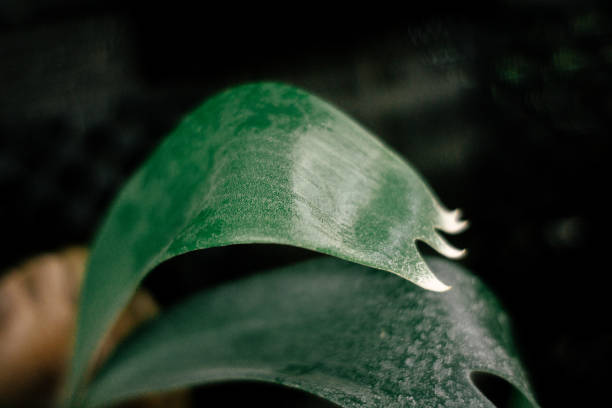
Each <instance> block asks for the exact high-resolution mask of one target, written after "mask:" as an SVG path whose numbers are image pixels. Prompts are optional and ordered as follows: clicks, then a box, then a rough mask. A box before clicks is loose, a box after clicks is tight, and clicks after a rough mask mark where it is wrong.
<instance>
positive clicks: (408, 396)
mask: <svg viewBox="0 0 612 408" xmlns="http://www.w3.org/2000/svg"><path fill="white" fill-rule="evenodd" d="M430 265H432V267H433V268H434V269H435V271H436V273H439V274H440V276H443V277H444V278H445V279H447V280H448V281H449V282H451V283H452V284H453V285H454V286H455V287H456V289H457V290H453V291H450V292H446V293H434V292H427V293H424V292H423V291H421V290H419V289H418V288H416V287H415V286H414V285H411V284H410V283H409V282H406V281H404V280H402V279H400V278H397V277H395V276H393V275H390V274H380V273H376V272H375V271H373V270H371V269H369V268H366V267H363V266H360V265H356V264H349V263H347V262H344V261H340V260H337V259H332V258H321V259H315V260H313V261H309V262H306V263H302V264H299V265H295V266H292V267H288V268H283V269H279V270H276V271H272V272H269V273H265V274H262V275H259V276H255V277H252V278H248V279H245V280H241V281H237V282H233V283H229V284H226V285H224V286H221V287H219V288H215V289H213V290H207V291H204V292H201V293H200V294H198V295H196V296H194V297H193V298H191V299H189V300H187V301H185V302H183V303H181V304H180V305H178V306H177V307H175V308H174V309H173V310H171V311H169V312H167V313H165V314H164V315H162V316H161V317H160V318H159V319H158V320H156V321H155V322H153V323H152V324H151V325H149V326H147V327H146V328H145V329H144V330H142V331H141V332H140V333H138V334H137V335H136V336H135V337H134V338H132V339H131V340H130V341H129V342H127V343H126V344H125V345H124V346H123V347H121V348H120V349H119V350H118V352H117V354H116V355H115V357H114V358H113V359H111V361H110V362H109V364H108V365H107V366H106V367H105V368H104V369H103V371H102V372H101V373H100V375H99V376H98V377H97V378H96V379H95V380H94V382H93V383H92V384H91V386H90V388H89V392H88V394H87V402H88V404H89V405H92V406H99V405H105V404H108V403H112V402H115V401H118V400H121V399H125V398H130V397H133V396H136V395H139V394H142V393H147V392H152V391H161V390H169V389H174V388H179V387H184V386H191V385H197V384H206V383H215V382H222V381H229V380H256V381H265V382H271V383H276V384H282V385H286V386H289V387H294V388H298V389H301V390H304V391H307V392H309V393H312V394H314V395H317V396H320V397H322V398H325V399H327V400H329V401H331V402H334V403H336V404H339V405H340V406H344V407H364V406H368V407H370V406H385V407H392V406H420V407H422V406H439V405H442V406H446V407H454V406H457V407H459V406H461V407H465V406H470V407H472V406H483V407H486V406H492V404H491V403H490V402H489V400H488V399H487V398H486V397H485V396H484V395H483V394H482V393H481V392H480V391H479V390H478V388H476V386H474V384H473V383H472V380H471V379H470V373H472V372H474V371H479V372H488V373H491V374H494V375H497V376H499V377H501V378H504V379H506V380H507V381H508V382H510V383H511V384H513V385H514V386H515V387H516V388H517V389H518V390H520V392H521V393H522V394H523V395H524V398H523V399H524V400H526V401H527V402H528V403H529V404H531V406H537V404H536V403H535V400H534V398H533V396H532V394H531V392H530V390H529V387H528V384H527V381H526V377H525V374H524V372H523V370H522V368H521V365H520V363H519V361H518V359H517V358H516V354H515V352H514V349H513V346H512V341H511V337H510V334H509V329H508V323H507V317H506V315H505V314H504V313H503V311H502V310H501V308H500V306H499V304H498V303H497V302H496V301H495V299H494V298H493V296H492V295H491V294H490V293H489V292H488V291H487V290H486V288H484V286H483V285H482V284H481V283H479V282H478V281H477V280H476V279H475V278H474V277H473V276H471V275H470V274H468V273H467V272H465V271H464V270H462V269H460V268H458V267H457V266H455V265H453V264H451V263H449V262H446V261H441V260H433V261H430Z"/></svg>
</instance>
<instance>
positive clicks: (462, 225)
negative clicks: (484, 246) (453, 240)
mask: <svg viewBox="0 0 612 408" xmlns="http://www.w3.org/2000/svg"><path fill="white" fill-rule="evenodd" d="M461 216H462V212H461V210H460V209H458V208H457V209H456V210H454V211H448V210H444V209H442V208H441V209H440V222H439V225H438V227H439V228H440V229H441V230H442V231H444V232H446V233H448V234H458V233H460V232H463V231H465V230H466V229H467V228H468V227H469V225H470V223H469V221H467V220H462V219H461Z"/></svg>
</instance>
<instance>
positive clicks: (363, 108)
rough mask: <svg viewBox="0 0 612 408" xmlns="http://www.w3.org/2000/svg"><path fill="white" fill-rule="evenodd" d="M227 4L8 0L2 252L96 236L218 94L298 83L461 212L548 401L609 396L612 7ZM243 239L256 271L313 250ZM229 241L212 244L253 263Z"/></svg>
mask: <svg viewBox="0 0 612 408" xmlns="http://www.w3.org/2000/svg"><path fill="white" fill-rule="evenodd" d="M231 7H233V10H229V11H228V10H223V11H221V10H216V9H215V10H213V9H212V8H210V9H209V8H204V7H198V8H195V7H193V6H191V5H190V4H187V3H185V2H182V1H173V2H171V3H164V4H163V5H162V6H153V5H147V6H146V7H142V6H141V4H139V3H138V2H135V1H129V0H125V1H121V2H119V1H101V0H86V1H83V0H81V1H76V0H45V1H34V0H28V1H20V0H11V1H3V2H1V3H0V191H1V194H2V199H1V200H0V225H1V226H2V232H3V238H4V239H3V243H2V254H3V256H2V259H1V262H0V267H2V269H5V268H7V267H9V266H11V265H14V264H15V263H17V262H19V261H21V260H23V259H25V258H27V257H29V256H31V255H34V254H37V253H39V252H42V251H49V250H54V249H58V248H61V247H63V246H65V245H68V244H74V243H88V242H90V241H91V239H92V236H93V233H94V232H95V230H96V228H97V226H98V225H99V223H100V221H101V217H102V216H103V215H104V211H105V209H106V208H107V206H108V205H109V202H110V200H111V199H112V198H113V196H114V195H115V194H116V193H117V191H118V189H119V188H120V186H121V185H122V183H123V182H124V181H125V180H126V178H127V177H128V176H129V175H130V174H131V172H132V171H133V170H134V169H135V168H136V167H137V166H138V165H139V163H141V162H142V161H143V160H144V159H145V158H146V157H147V155H148V154H149V152H151V150H152V149H153V148H154V147H155V146H156V144H157V143H159V141H160V140H161V138H162V137H163V136H164V135H165V134H166V133H167V132H168V131H170V130H171V129H172V128H173V127H174V126H175V125H176V123H177V121H178V120H179V119H180V118H181V116H182V115H184V114H185V113H187V112H188V111H189V110H190V109H192V108H194V107H195V106H197V105H198V104H199V103H200V102H202V101H203V100H204V99H206V98H207V97H209V96H211V95H212V94H213V93H215V92H218V91H220V90H222V89H224V88H226V87H228V86H232V85H236V84H239V83H244V82H247V81H253V80H261V79H273V80H279V81H284V82H288V83H290V84H294V85H297V86H300V87H302V88H305V89H306V90H309V91H311V92H313V93H315V94H318V95H319V96H321V97H323V98H324V99H327V100H329V101H331V102H332V103H334V104H335V105H337V106H338V107H340V108H341V109H343V110H344V111H346V112H348V113H349V114H351V115H352V116H353V117H354V118H356V119H357V120H358V121H359V122H361V123H362V124H364V125H365V126H366V127H368V128H370V129H371V130H373V131H374V132H375V133H376V134H378V135H379V136H380V137H381V138H382V139H384V140H385V141H386V142H387V143H388V144H389V145H391V146H392V147H393V148H395V149H396V150H397V151H399V152H400V153H402V154H403V155H404V156H405V157H406V158H407V159H408V160H409V161H410V162H411V163H412V164H413V165H414V166H415V167H416V168H417V169H418V170H419V171H420V172H421V173H422V174H423V175H424V176H425V178H426V179H427V181H428V182H429V184H430V185H431V186H432V187H433V189H434V190H435V191H436V192H437V193H438V195H439V196H440V198H441V199H442V202H444V203H445V204H446V206H448V207H449V208H455V207H460V208H462V209H463V210H464V212H465V215H466V217H467V218H468V219H469V220H470V221H471V228H470V229H469V230H468V231H467V232H465V233H464V234H462V235H461V236H457V237H451V238H450V239H451V240H452V241H453V242H454V243H455V244H456V245H458V246H460V247H467V248H468V249H469V251H470V254H469V256H468V257H467V258H466V259H465V260H464V261H462V263H463V264H464V265H466V266H467V267H469V268H470V269H471V270H472V271H473V272H474V273H475V274H476V275H478V276H480V277H481V278H482V279H483V280H484V281H485V282H487V284H488V285H489V286H490V287H491V288H492V289H493V291H494V292H495V293H496V294H497V295H498V296H499V298H500V299H501V301H502V302H503V303H504V305H505V306H506V308H507V310H508V312H509V313H510V314H511V316H512V318H513V322H514V329H515V337H516V340H517V343H518V346H519V350H520V352H521V355H522V358H523V361H524V362H525V365H526V368H527V371H528V373H529V375H530V377H531V382H532V384H533V386H534V389H535V392H536V395H537V397H538V399H539V401H540V403H541V404H542V405H543V406H551V407H555V406H596V405H598V403H597V401H598V400H601V401H605V400H607V397H608V395H607V386H608V384H609V381H610V379H611V377H612V376H611V375H610V364H611V363H612V319H610V317H609V313H608V311H609V310H611V309H610V306H609V301H608V299H609V298H608V296H609V295H608V290H609V289H608V286H607V285H606V284H605V280H606V278H607V275H608V274H609V267H608V264H607V261H608V254H609V252H610V248H609V239H608V237H607V231H609V230H610V216H609V215H608V212H609V209H608V201H609V199H608V198H606V197H605V194H606V193H605V191H607V190H608V188H609V185H610V184H609V181H608V174H609V171H608V168H609V163H610V153H611V150H610V130H611V129H612V127H611V117H612V116H611V115H612V93H611V91H612V76H611V73H612V12H611V9H610V8H608V7H607V6H606V5H605V3H597V2H591V1H583V2H580V3H579V4H578V3H576V4H574V3H569V2H563V1H553V0H550V1H539V2H529V1H510V0H508V1H504V2H494V3H491V4H490V5H489V6H487V8H485V9H482V8H476V7H468V6H464V7H463V8H462V9H456V8H453V9H448V8H446V7H440V8H438V9H433V8H432V9H423V8H421V7H419V8H417V7H414V6H410V5H409V6H408V8H409V9H408V10H404V9H402V10H399V9H398V10H385V11H377V10H370V9H355V10H351V11H349V12H346V13H345V12H340V11H333V12H332V11H331V10H327V9H319V8H314V6H311V5H308V4H302V5H300V4H295V5H292V6H291V7H287V8H286V9H283V10H280V12H282V14H281V15H279V16H276V15H273V14H269V15H268V17H263V15H264V13H261V12H256V10H240V7H239V6H237V5H233V6H231ZM239 14H240V15H239ZM227 251H230V252H231V251H233V250H232V249H229V250H227ZM244 251H247V252H248V254H249V256H250V255H253V256H259V258H260V259H259V261H258V263H257V262H255V264H257V265H260V266H262V267H267V266H270V265H274V264H275V263H282V262H286V261H289V260H292V259H297V258H300V257H303V256H304V255H303V254H300V253H298V252H299V251H297V252H296V251H295V250H287V251H285V250H283V249H279V248H277V249H274V250H270V249H268V250H266V251H263V255H262V254H260V255H256V254H257V253H258V249H257V248H255V249H253V248H251V249H248V248H247V249H245V250H244ZM227 253H228V252H224V250H216V251H211V252H210V253H209V254H208V255H206V253H203V254H202V255H201V256H203V257H205V258H203V259H205V261H206V262H207V263H208V264H209V265H210V264H212V265H217V266H219V269H222V268H228V269H231V268H232V267H233V268H234V269H235V270H239V269H241V268H242V267H243V265H239V264H238V263H237V262H239V261H236V260H235V258H236V257H232V259H234V260H233V261H228V260H227V259H228V257H227ZM198 256H199V255H198ZM231 262H234V265H233V266H231V265H230V266H227V264H228V263H230V264H231ZM183 263H185V262H183ZM183 266H184V265H183ZM223 276H224V275H223ZM156 279H157V280H156ZM156 279H152V280H151V281H149V282H148V284H149V285H150V286H151V287H153V289H154V290H156V289H155V288H156V287H159V286H160V284H159V281H160V279H161V278H156ZM177 282H179V283H176V284H175V285H178V284H180V283H183V284H185V285H190V283H189V282H188V278H186V277H185V276H183V277H182V278H180V279H177ZM176 290H179V289H176ZM158 296H159V297H160V298H161V299H162V301H163V298H164V296H165V295H164V294H163V293H160V294H158ZM166 296H167V295H166Z"/></svg>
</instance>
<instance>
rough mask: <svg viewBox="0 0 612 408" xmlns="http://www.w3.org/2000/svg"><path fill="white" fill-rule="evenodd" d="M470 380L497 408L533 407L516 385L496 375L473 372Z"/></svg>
mask: <svg viewBox="0 0 612 408" xmlns="http://www.w3.org/2000/svg"><path fill="white" fill-rule="evenodd" d="M470 380H471V381H472V384H474V386H475V387H476V388H478V390H479V391H480V392H481V393H482V394H483V395H484V396H485V397H487V399H488V400H489V401H491V402H492V403H493V405H495V406H496V407H497V408H528V407H533V405H532V404H531V402H529V400H528V399H527V398H525V396H524V395H523V393H522V392H520V391H519V390H518V389H516V387H515V386H514V385H512V384H510V383H509V382H508V381H506V380H504V379H503V378H501V377H498V376H497V375H495V374H491V373H486V372H483V371H472V372H471V373H470Z"/></svg>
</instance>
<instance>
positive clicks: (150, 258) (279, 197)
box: [68, 83, 465, 394]
mask: <svg viewBox="0 0 612 408" xmlns="http://www.w3.org/2000/svg"><path fill="white" fill-rule="evenodd" d="M464 226H465V222H462V221H460V220H459V213H458V212H457V211H454V212H450V211H447V210H445V209H444V208H443V207H442V206H441V205H440V204H439V202H438V200H437V199H436V198H435V196H434V195H433V193H432V192H431V191H430V190H429V189H428V187H427V186H426V185H425V183H424V182H423V181H422V179H421V178H420V177H419V175H418V174H417V173H415V171H414V170H413V169H412V168H411V167H410V166H409V165H408V164H407V163H406V161H404V160H403V159H402V158H401V157H400V156H398V155H397V154H396V153H394V152H393V151H391V150H390V149H389V148H387V147H386V146H385V145H383V144H382V143H381V142H380V141H379V140H378V139H376V138H375V137H374V136H373V135H372V134H370V133H369V132H368V131H366V130H365V129H363V128H362V127H360V126H359V125H358V124H356V123H355V122H354V121H353V120H351V119H350V118H348V117H347V116H346V115H344V114H343V113H341V112H340V111H338V110H337V109H335V108H333V107H332V106H330V105H329V104H327V103H325V102H323V101H322V100H320V99H318V98H316V97H314V96H312V95H310V94H308V93H306V92H304V91H301V90H298V89H295V88H292V87H289V86H286V85H280V84H273V83H260V84H252V85H245V86H241V87H238V88H234V89H230V90H229V91H226V92H223V93H221V94H219V95H217V96H216V97H214V98H212V99H210V100H209V101H208V102H206V103H204V104H203V105H202V106H201V107H199V108H198V109H196V110H195V111H194V112H192V113H191V114H190V115H188V116H187V117H186V118H185V119H184V120H183V121H182V122H181V123H180V124H179V126H178V127H177V128H176V129H175V130H174V131H173V132H172V133H171V134H170V135H169V136H168V137H167V139H166V140H165V141H164V142H163V143H162V144H161V146H160V147H159V148H158V149H157V150H156V151H155V152H154V154H153V155H152V157H151V158H150V159H149V160H148V161H147V162H146V163H145V164H144V165H143V166H142V167H141V168H140V170H139V171H138V172H137V173H136V174H135V175H134V176H133V177H132V179H131V180H130V181H129V182H128V183H127V185H126V186H125V188H124V189H123V190H122V191H121V193H120V194H119V196H118V198H117V199H116V201H115V203H114V204H113V205H112V207H111V209H110V211H109V214H108V215H107V218H106V220H105V222H104V224H103V226H102V228H101V230H100V232H99V234H98V236H97V239H96V241H95V244H94V247H93V250H92V254H91V258H90V262H89V265H88V271H87V275H86V278H85V282H84V287H83V292H82V296H81V304H80V313H79V317H78V329H77V330H78V332H77V340H76V346H75V354H74V358H73V366H72V374H71V377H70V381H69V385H68V392H69V394H71V393H73V392H74V391H75V390H76V388H77V385H78V382H79V381H81V378H82V375H83V372H84V370H85V367H86V365H87V362H88V360H89V358H90V356H91V354H92V352H93V350H94V349H95V348H96V346H97V345H98V344H99V343H100V341H101V338H102V336H103V335H104V333H105V332H106V331H107V330H108V329H109V327H110V325H111V324H112V322H113V320H114V319H116V317H117V315H118V313H119V311H120V310H121V309H122V307H124V306H125V304H126V303H127V302H128V300H129V298H130V296H131V295H132V294H133V293H134V291H135V289H136V288H137V286H138V284H139V283H140V281H141V280H142V279H143V278H144V276H145V275H146V274H147V273H148V272H149V271H150V270H151V269H153V268H154V267H155V266H156V265H158V264H159V263H161V262H163V261H164V260H167V259H169V258H172V257H174V256H177V255H180V254H183V253H185V252H189V251H193V250H196V249H203V248H209V247H215V246H223V245H230V244H241V243H275V244H285V245H293V246H297V247H302V248H306V249H310V250H314V251H319V252H322V253H325V254H329V255H334V256H337V257H340V258H344V259H346V260H349V261H352V262H356V263H360V264H363V265H367V266H371V267H374V268H377V269H382V270H386V271H389V272H392V273H394V274H397V275H399V276H402V277H403V278H406V279H408V280H411V281H412V282H414V283H416V284H417V285H419V286H422V287H424V288H426V289H430V290H435V291H443V290H446V289H447V288H448V287H447V286H446V285H445V284H444V283H442V282H441V281H440V280H438V279H437V278H436V277H435V276H434V275H433V274H432V273H431V271H430V270H429V268H428V266H427V264H426V263H425V262H424V261H423V259H422V257H421V256H420V254H419V252H418V251H417V248H416V245H415V241H416V240H421V241H423V242H426V243H427V244H429V245H430V246H432V247H433V248H435V249H436V250H438V251H439V252H441V253H442V254H444V255H446V256H449V257H459V256H461V255H462V251H459V250H457V249H455V248H453V247H451V246H450V245H449V244H448V243H446V241H445V240H444V239H443V238H442V236H441V235H440V234H439V233H438V231H436V229H439V230H443V231H446V232H449V233H454V232H458V231H460V230H461V229H462V228H463V227H464ZM202 273H207V272H204V271H202Z"/></svg>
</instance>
